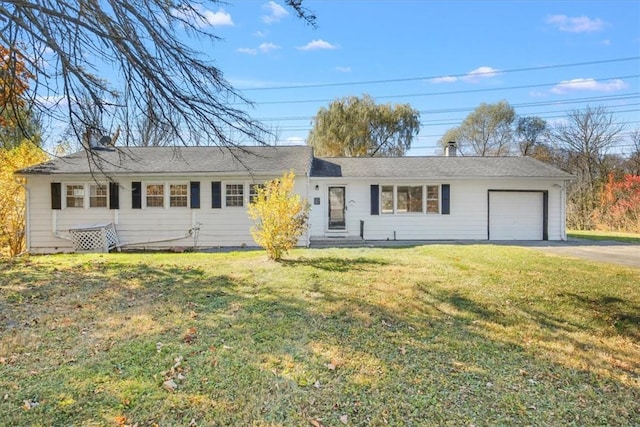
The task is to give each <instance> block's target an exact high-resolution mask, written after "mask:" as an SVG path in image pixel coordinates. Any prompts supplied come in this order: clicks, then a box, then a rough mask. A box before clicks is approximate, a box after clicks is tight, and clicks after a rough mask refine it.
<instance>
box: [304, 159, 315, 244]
mask: <svg viewBox="0 0 640 427" xmlns="http://www.w3.org/2000/svg"><path fill="white" fill-rule="evenodd" d="M309 188H311V172H310V171H307V188H306V189H305V191H306V195H305V198H306V199H307V203H309ZM309 205H311V203H309ZM310 209H313V207H310ZM310 229H311V224H309V220H307V248H308V247H309V246H311V234H310Z"/></svg>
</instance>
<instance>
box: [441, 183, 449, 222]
mask: <svg viewBox="0 0 640 427" xmlns="http://www.w3.org/2000/svg"><path fill="white" fill-rule="evenodd" d="M450 205H451V187H450V186H449V184H442V214H443V215H449V212H450V208H449V207H450Z"/></svg>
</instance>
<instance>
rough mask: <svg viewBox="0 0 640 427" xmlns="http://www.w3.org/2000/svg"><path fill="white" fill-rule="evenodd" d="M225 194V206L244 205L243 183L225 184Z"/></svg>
mask: <svg viewBox="0 0 640 427" xmlns="http://www.w3.org/2000/svg"><path fill="white" fill-rule="evenodd" d="M225 194H226V205H227V206H244V185H243V184H227V185H226V193H225Z"/></svg>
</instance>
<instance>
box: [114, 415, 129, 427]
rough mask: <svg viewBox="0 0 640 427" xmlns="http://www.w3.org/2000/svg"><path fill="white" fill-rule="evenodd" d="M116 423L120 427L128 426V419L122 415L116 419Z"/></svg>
mask: <svg viewBox="0 0 640 427" xmlns="http://www.w3.org/2000/svg"><path fill="white" fill-rule="evenodd" d="M115 421H116V425H117V426H118V427H124V426H125V425H126V424H127V417H125V416H124V415H120V416H119V417H116V420H115Z"/></svg>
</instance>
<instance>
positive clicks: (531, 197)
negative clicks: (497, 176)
mask: <svg viewBox="0 0 640 427" xmlns="http://www.w3.org/2000/svg"><path fill="white" fill-rule="evenodd" d="M546 218H547V193H546V192H545V191H513V190H509V191H507V190H489V240H547V239H548V237H547V230H546V229H547V220H546Z"/></svg>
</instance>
